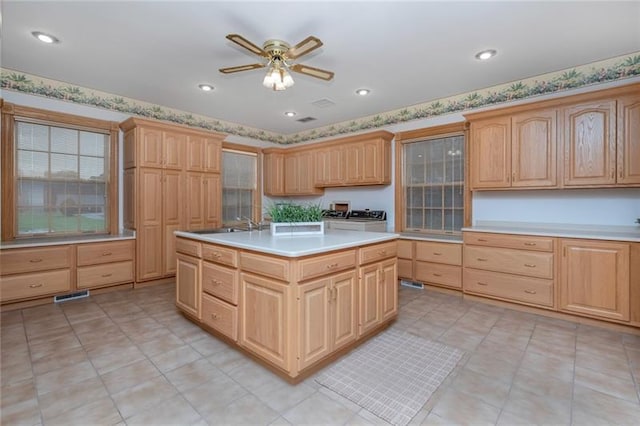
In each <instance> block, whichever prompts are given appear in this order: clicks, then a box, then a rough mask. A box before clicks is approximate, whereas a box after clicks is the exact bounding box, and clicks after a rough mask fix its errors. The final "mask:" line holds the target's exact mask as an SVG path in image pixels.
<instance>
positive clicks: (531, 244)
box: [524, 243, 536, 247]
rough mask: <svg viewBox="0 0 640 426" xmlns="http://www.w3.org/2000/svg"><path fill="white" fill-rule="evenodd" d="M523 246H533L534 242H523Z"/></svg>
mask: <svg viewBox="0 0 640 426" xmlns="http://www.w3.org/2000/svg"><path fill="white" fill-rule="evenodd" d="M524 245H525V246H529V247H533V246H535V245H536V243H524Z"/></svg>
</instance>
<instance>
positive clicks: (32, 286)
mask: <svg viewBox="0 0 640 426" xmlns="http://www.w3.org/2000/svg"><path fill="white" fill-rule="evenodd" d="M40 287H42V284H31V285H30V286H29V288H40Z"/></svg>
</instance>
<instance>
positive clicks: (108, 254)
mask: <svg viewBox="0 0 640 426" xmlns="http://www.w3.org/2000/svg"><path fill="white" fill-rule="evenodd" d="M102 255H103V256H111V252H110V251H105V252H103V253H102Z"/></svg>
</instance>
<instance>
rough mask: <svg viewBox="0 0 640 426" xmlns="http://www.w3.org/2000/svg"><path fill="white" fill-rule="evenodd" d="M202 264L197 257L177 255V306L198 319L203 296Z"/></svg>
mask: <svg viewBox="0 0 640 426" xmlns="http://www.w3.org/2000/svg"><path fill="white" fill-rule="evenodd" d="M200 262H201V261H200V260H199V259H196V258H195V257H190V256H185V255H183V254H178V255H177V265H178V267H177V272H176V305H177V306H178V308H180V309H182V310H183V311H185V312H187V313H188V314H190V315H193V316H194V317H196V318H198V319H200V296H201V290H200Z"/></svg>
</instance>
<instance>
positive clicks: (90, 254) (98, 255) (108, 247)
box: [77, 240, 133, 266]
mask: <svg viewBox="0 0 640 426" xmlns="http://www.w3.org/2000/svg"><path fill="white" fill-rule="evenodd" d="M77 250H78V251H77V256H78V257H77V259H78V266H84V265H97V264H99V263H111V262H122V261H125V260H133V240H127V241H108V242H104V243H95V244H78V245H77Z"/></svg>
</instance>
